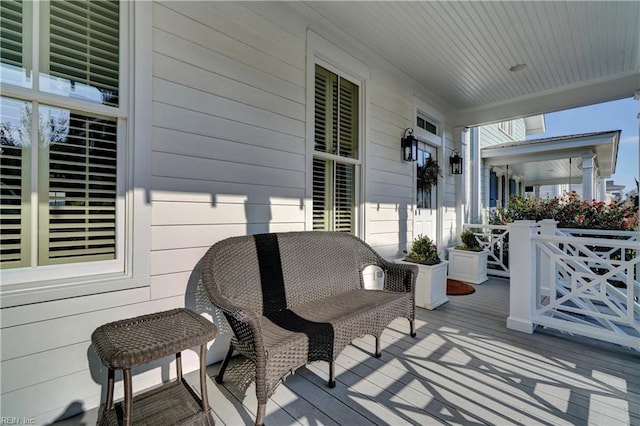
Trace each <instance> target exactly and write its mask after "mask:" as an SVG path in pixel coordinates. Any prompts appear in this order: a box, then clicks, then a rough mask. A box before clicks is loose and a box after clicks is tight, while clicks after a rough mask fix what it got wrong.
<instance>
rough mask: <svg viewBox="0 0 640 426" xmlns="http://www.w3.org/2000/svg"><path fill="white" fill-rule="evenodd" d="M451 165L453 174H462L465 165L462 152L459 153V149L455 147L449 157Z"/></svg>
mask: <svg viewBox="0 0 640 426" xmlns="http://www.w3.org/2000/svg"><path fill="white" fill-rule="evenodd" d="M449 166H450V167H451V174H452V175H461V174H462V166H463V161H462V157H460V154H458V151H456V150H455V149H454V150H453V152H452V153H451V157H449Z"/></svg>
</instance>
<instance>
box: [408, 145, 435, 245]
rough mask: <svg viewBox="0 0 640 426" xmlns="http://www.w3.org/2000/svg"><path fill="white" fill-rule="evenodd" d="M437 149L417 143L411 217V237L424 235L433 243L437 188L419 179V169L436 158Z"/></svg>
mask: <svg viewBox="0 0 640 426" xmlns="http://www.w3.org/2000/svg"><path fill="white" fill-rule="evenodd" d="M436 154H437V149H436V148H434V147H432V146H430V145H427V144H425V143H422V142H419V143H418V161H417V162H416V163H417V164H416V211H415V214H414V216H413V237H414V238H416V237H418V235H426V236H427V237H429V238H431V240H432V241H433V242H434V243H435V241H436V229H437V212H438V209H437V205H438V199H437V193H438V190H437V187H436V186H431V187H429V186H427V185H425V184H424V182H423V181H422V178H421V173H420V168H421V167H424V165H425V164H426V162H427V160H428V159H429V158H432V159H433V160H434V161H435V160H436V158H437V155H436Z"/></svg>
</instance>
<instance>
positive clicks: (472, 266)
mask: <svg viewBox="0 0 640 426" xmlns="http://www.w3.org/2000/svg"><path fill="white" fill-rule="evenodd" d="M448 250H449V273H448V277H449V278H451V279H452V280H458V281H464V282H467V283H471V284H482V283H483V282H485V281H487V280H488V279H489V278H488V277H487V260H488V258H489V252H488V251H486V250H483V251H469V250H461V249H457V248H455V247H450V248H448Z"/></svg>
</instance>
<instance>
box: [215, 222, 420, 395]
mask: <svg viewBox="0 0 640 426" xmlns="http://www.w3.org/2000/svg"><path fill="white" fill-rule="evenodd" d="M368 265H377V266H379V267H381V268H382V269H383V271H384V272H385V284H384V290H378V291H376V290H364V289H363V283H362V270H363V269H364V268H365V267H366V266H368ZM417 272H418V268H417V267H416V266H414V265H404V264H403V265H400V264H394V263H390V262H387V261H385V260H384V259H382V258H381V257H380V256H379V255H378V254H377V253H376V252H375V251H374V250H373V249H372V248H371V247H370V246H368V245H367V244H366V243H364V242H363V241H362V240H360V239H358V238H357V237H354V236H352V235H349V234H343V233H334V232H291V233H278V234H261V235H253V236H243V237H233V238H229V239H226V240H223V241H221V242H219V243H217V244H215V245H214V246H213V247H211V248H210V249H209V251H208V252H207V254H206V255H205V257H204V258H203V260H202V282H203V284H204V286H205V288H206V290H207V293H208V295H209V298H210V299H211V301H212V303H213V304H214V305H215V306H216V307H218V308H219V309H220V310H222V312H224V314H225V316H226V317H227V319H228V321H229V324H230V326H231V328H232V330H233V332H234V337H233V339H232V344H233V346H234V347H235V349H236V350H238V351H239V352H240V353H241V354H243V355H244V356H246V357H247V358H249V359H250V360H252V361H253V362H254V363H255V367H256V394H257V398H258V403H259V404H261V403H265V402H266V400H267V399H268V397H269V396H270V395H271V394H272V393H273V391H274V390H275V388H276V386H277V385H278V384H279V383H280V381H281V380H282V377H283V376H284V375H286V374H287V373H289V372H290V371H291V370H292V369H295V368H298V367H300V366H302V365H304V364H306V363H307V362H309V361H314V360H325V361H333V360H335V358H336V357H337V356H338V355H339V353H340V352H341V351H342V349H343V348H344V347H345V346H346V345H348V344H349V343H351V342H352V341H353V339H355V338H357V337H359V336H362V335H364V334H372V335H374V336H379V335H380V334H381V333H382V330H384V328H385V327H386V326H387V325H388V324H389V323H390V322H391V321H392V320H393V319H395V318H397V317H406V318H408V319H409V320H410V321H413V319H414V309H415V308H414V291H415V280H416V276H417Z"/></svg>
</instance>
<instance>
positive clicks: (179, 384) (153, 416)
mask: <svg viewBox="0 0 640 426" xmlns="http://www.w3.org/2000/svg"><path fill="white" fill-rule="evenodd" d="M216 333H217V330H216V326H215V325H213V324H212V323H211V322H210V321H208V320H207V319H206V318H203V317H202V316H200V315H198V314H196V313H195V312H193V311H190V310H188V309H173V310H170V311H165V312H158V313H154V314H150V315H142V316H139V317H136V318H130V319H125V320H121V321H115V322H111V323H108V324H105V325H102V326H100V327H98V328H97V329H96V330H95V331H94V332H93V334H92V335H91V341H92V342H93V345H94V347H95V350H96V353H97V354H98V356H99V357H100V360H101V361H102V363H103V364H104V365H105V366H107V367H108V368H109V372H108V382H107V401H106V404H105V408H104V411H103V412H102V416H101V418H100V421H99V424H102V425H121V424H124V425H127V426H128V425H131V424H132V423H135V424H137V425H138V424H148V425H154V426H156V425H160V424H165V425H174V424H197V425H213V423H214V421H213V416H212V414H211V409H210V407H209V401H208V399H207V385H206V371H205V367H206V358H207V357H206V354H207V346H206V344H207V342H210V341H211V340H213V339H214V338H215V336H216ZM198 345H199V346H200V394H201V396H202V397H201V398H198V396H197V395H196V394H195V392H194V391H193V390H192V389H191V386H190V385H189V384H188V383H187V382H186V381H185V380H184V379H183V377H182V359H181V351H183V350H186V349H190V348H192V347H194V346H198ZM174 353H175V354H176V373H177V374H176V375H177V380H175V381H172V382H168V383H165V384H163V385H162V386H161V387H159V388H155V389H153V390H151V391H147V392H143V393H141V394H139V395H136V396H135V398H134V397H133V395H132V387H131V368H132V367H135V366H137V365H141V364H145V363H147V362H150V361H153V360H156V359H159V358H162V357H165V356H167V355H171V354H174ZM115 370H122V375H123V378H124V401H123V402H122V403H118V404H114V402H113V386H114V378H115ZM134 402H135V404H134ZM134 405H135V409H134Z"/></svg>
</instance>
